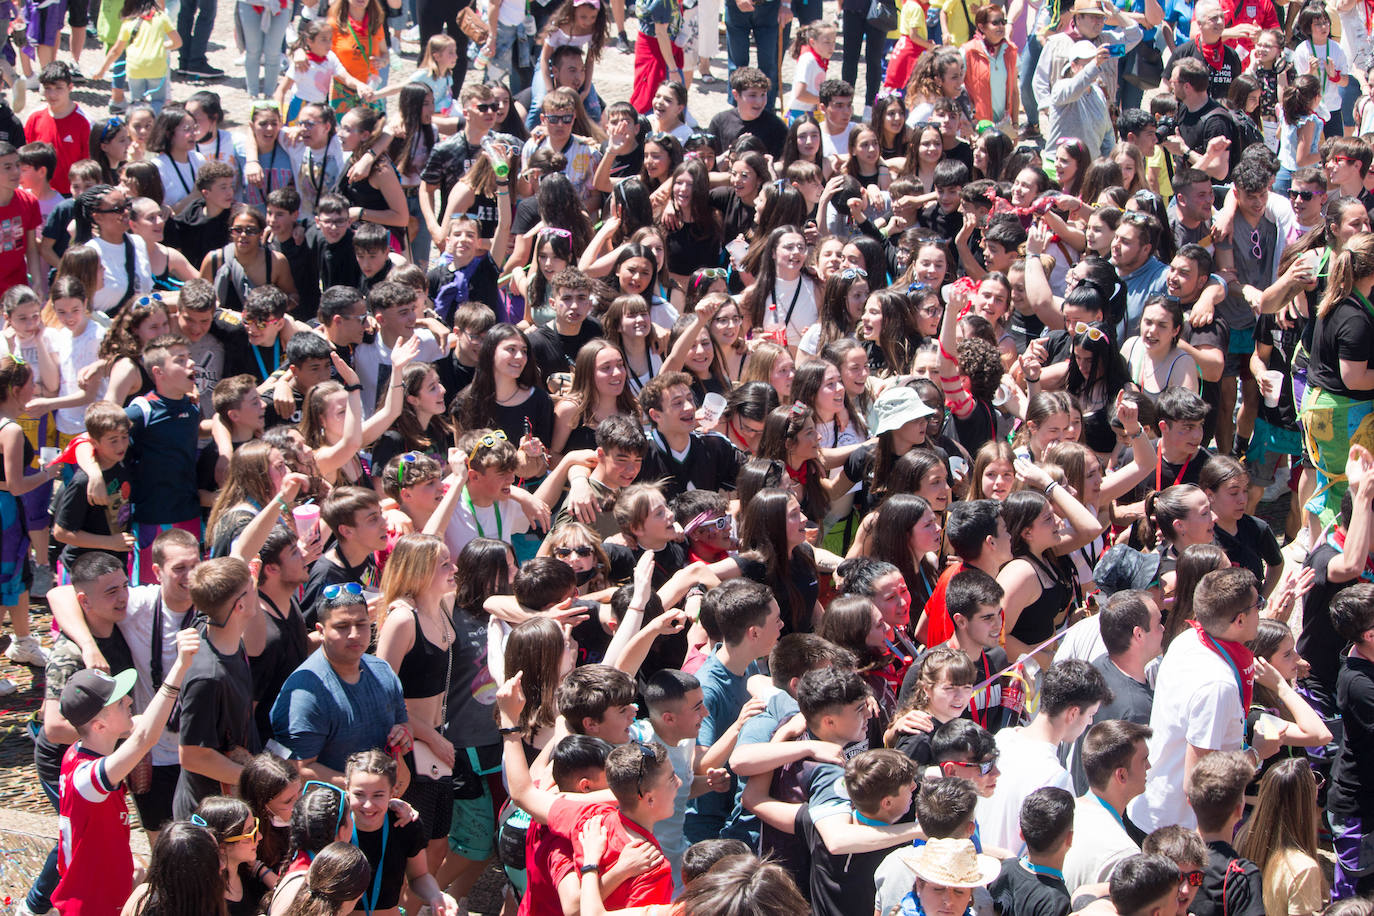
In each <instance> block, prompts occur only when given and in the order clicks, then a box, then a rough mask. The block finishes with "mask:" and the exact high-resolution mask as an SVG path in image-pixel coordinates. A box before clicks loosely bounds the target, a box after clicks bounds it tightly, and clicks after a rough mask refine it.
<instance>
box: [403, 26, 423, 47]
mask: <svg viewBox="0 0 1374 916" xmlns="http://www.w3.org/2000/svg"><path fill="white" fill-rule="evenodd" d="M401 41H409V42H411V43H412V44H419V42H420V27H419V26H418V25H413V26H411V27H410V28H408V29H406V30H405V31H404V32H402V33H401Z"/></svg>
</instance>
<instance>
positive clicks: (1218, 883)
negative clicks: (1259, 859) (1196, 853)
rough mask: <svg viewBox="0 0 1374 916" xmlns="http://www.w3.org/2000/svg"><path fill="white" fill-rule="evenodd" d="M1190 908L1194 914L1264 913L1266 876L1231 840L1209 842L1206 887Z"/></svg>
mask: <svg viewBox="0 0 1374 916" xmlns="http://www.w3.org/2000/svg"><path fill="white" fill-rule="evenodd" d="M1223 889H1224V893H1225V897H1226V902H1225V904H1224V905H1223V904H1222V894H1223ZM1188 911H1189V913H1191V914H1192V916H1264V878H1263V876H1262V875H1261V874H1260V870H1259V868H1258V867H1257V866H1256V865H1255V863H1254V862H1251V861H1250V860H1249V859H1242V858H1241V857H1240V853H1238V852H1236V850H1235V848H1234V847H1232V846H1231V844H1230V843H1227V842H1225V841H1223V840H1213V841H1212V842H1210V843H1208V844H1207V865H1206V866H1205V867H1204V868H1203V870H1202V890H1200V891H1198V895H1197V897H1195V898H1194V899H1193V905H1192V906H1191V907H1189V908H1188Z"/></svg>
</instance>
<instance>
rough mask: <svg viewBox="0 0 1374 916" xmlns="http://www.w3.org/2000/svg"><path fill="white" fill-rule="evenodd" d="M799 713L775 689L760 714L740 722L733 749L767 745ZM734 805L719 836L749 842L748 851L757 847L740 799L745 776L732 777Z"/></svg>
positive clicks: (752, 822) (755, 826) (753, 821)
mask: <svg viewBox="0 0 1374 916" xmlns="http://www.w3.org/2000/svg"><path fill="white" fill-rule="evenodd" d="M799 712H801V709H800V707H798V706H797V701H796V698H794V697H793V696H792V695H791V694H790V693H788V692H787V691H786V690H779V691H777V692H776V693H774V694H773V695H772V696H771V697H769V698H768V702H767V704H766V705H765V706H764V708H763V712H761V713H759V714H758V715H757V716H754V717H753V718H752V719H750V720H749V721H747V722H745V723H744V727H743V728H741V729H740V732H739V740H737V741H736V742H735V747H737V748H739V747H744V746H746V745H750V744H767V743H768V742H769V741H772V740H773V735H774V733H776V732H777V730H778V729H779V728H781V727H782V725H783V723H784V722H786V721H787V720H788V719H790V718H792V717H793V716H795V715H796V714H797V713H799ZM735 782H736V784H737V785H736V791H735V806H734V809H733V810H732V811H731V812H730V816H729V817H728V818H727V819H726V824H725V832H724V833H723V834H722V836H725V837H727V838H728V837H733V838H734V839H737V840H743V841H744V842H746V843H749V845H750V848H751V849H757V848H758V836H759V822H758V819H757V818H755V817H754V815H752V814H750V813H749V812H748V811H745V810H744V805H743V804H742V803H741V801H740V799H741V798H742V797H743V796H744V787H745V786H746V785H748V784H749V777H747V776H737V777H735Z"/></svg>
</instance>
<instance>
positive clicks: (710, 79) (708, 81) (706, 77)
mask: <svg viewBox="0 0 1374 916" xmlns="http://www.w3.org/2000/svg"><path fill="white" fill-rule="evenodd" d="M697 80H698V81H699V82H701V83H702V84H704V85H707V86H713V85H715V84H716V83H719V82H720V77H718V76H716V75H715V74H714V73H712V72H711V71H710V70H707V71H706V72H705V73H701V74H698V75H697Z"/></svg>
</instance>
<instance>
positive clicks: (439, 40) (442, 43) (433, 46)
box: [419, 32, 458, 78]
mask: <svg viewBox="0 0 1374 916" xmlns="http://www.w3.org/2000/svg"><path fill="white" fill-rule="evenodd" d="M457 50H458V42H456V41H454V40H453V38H451V37H450V36H448V35H445V34H443V33H442V32H440V33H439V34H438V35H431V36H430V37H429V41H428V42H427V43H426V44H425V51H424V53H423V54H421V55H420V63H419V67H420V69H421V70H423V71H425V72H426V73H428V74H429V75H430V76H433V77H436V78H437V77H442V76H444V75H445V74H443V73H440V72H439V65H438V64H436V63H435V62H434V58H435V57H436V56H437V55H438V54H439V52H441V51H457ZM451 69H452V68H450V70H451Z"/></svg>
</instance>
